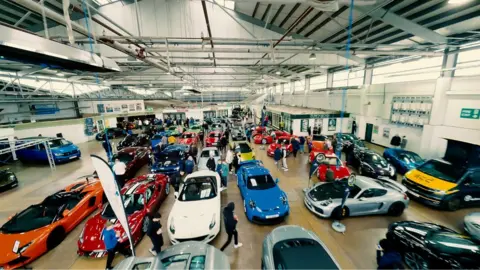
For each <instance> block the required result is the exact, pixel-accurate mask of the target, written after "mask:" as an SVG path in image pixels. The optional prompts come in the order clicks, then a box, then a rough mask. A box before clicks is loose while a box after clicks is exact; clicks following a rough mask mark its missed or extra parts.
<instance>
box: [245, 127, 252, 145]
mask: <svg viewBox="0 0 480 270" xmlns="http://www.w3.org/2000/svg"><path fill="white" fill-rule="evenodd" d="M245 136H247V141H248V142H249V143H250V137H251V136H252V130H251V129H249V128H247V130H245Z"/></svg>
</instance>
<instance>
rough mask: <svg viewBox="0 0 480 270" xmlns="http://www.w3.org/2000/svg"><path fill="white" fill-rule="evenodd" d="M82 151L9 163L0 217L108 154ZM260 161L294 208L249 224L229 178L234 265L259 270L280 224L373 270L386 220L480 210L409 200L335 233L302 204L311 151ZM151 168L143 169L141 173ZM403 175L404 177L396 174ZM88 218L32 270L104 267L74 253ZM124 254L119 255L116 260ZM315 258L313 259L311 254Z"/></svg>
mask: <svg viewBox="0 0 480 270" xmlns="http://www.w3.org/2000/svg"><path fill="white" fill-rule="evenodd" d="M79 146H80V148H81V150H82V154H83V156H82V158H81V159H80V160H78V161H74V162H71V163H67V164H63V165H58V166H57V167H56V171H55V172H53V173H52V172H51V171H50V168H49V166H48V165H32V164H26V165H25V164H22V163H20V162H17V163H15V164H13V165H10V166H9V167H10V168H11V169H12V170H13V171H14V172H15V173H16V174H17V176H18V178H19V180H20V186H19V187H18V188H16V189H14V190H11V191H7V192H5V193H2V194H1V195H0V205H1V207H0V221H1V222H2V223H3V222H5V221H6V220H7V218H8V217H9V216H11V215H13V214H15V213H16V212H18V211H20V210H22V209H24V208H26V207H27V206H29V205H31V204H34V203H37V202H40V201H41V200H42V199H43V198H44V197H45V196H47V195H49V194H51V193H53V192H55V191H57V190H59V189H62V188H63V187H64V186H66V185H67V184H69V183H71V182H72V181H74V180H75V179H77V178H78V177H81V176H82V175H87V174H91V173H92V172H93V167H92V164H91V161H90V158H89V155H90V154H100V155H103V156H105V153H104V151H103V149H102V147H101V145H100V143H99V142H95V141H92V142H88V143H84V144H80V145H79ZM370 148H372V149H374V150H377V151H378V152H382V151H383V149H382V148H381V147H378V146H376V145H370ZM255 152H256V156H257V158H258V159H260V160H262V161H263V162H264V164H265V166H266V167H267V168H269V169H271V173H272V176H273V177H274V178H277V177H278V178H279V179H280V183H279V185H280V186H281V188H282V189H283V190H284V191H285V192H286V193H287V194H288V199H289V203H290V207H291V213H290V216H289V217H288V218H287V219H286V220H285V221H284V222H282V223H281V224H278V225H275V226H262V225H256V224H252V223H250V222H249V221H248V220H247V219H246V217H245V215H244V214H243V209H242V199H241V196H240V193H239V191H238V188H237V186H236V181H235V177H234V176H233V175H231V176H230V179H229V187H228V189H227V190H225V191H223V192H222V193H221V196H222V205H223V206H225V205H226V204H227V203H228V202H234V203H235V204H236V205H237V209H236V214H237V215H238V216H239V223H238V227H237V230H238V232H239V239H240V242H242V243H243V247H241V248H239V249H234V248H233V244H232V245H231V246H230V247H229V248H227V249H226V250H225V253H226V254H227V255H228V256H229V258H230V263H231V268H232V269H259V268H260V258H261V254H262V241H263V238H264V237H265V236H266V235H267V234H268V233H269V232H270V231H271V230H272V229H273V228H275V227H276V226H281V225H285V224H295V225H300V226H303V227H304V228H307V229H309V230H312V231H314V232H315V233H316V234H317V235H318V236H319V237H320V239H322V240H323V241H324V243H325V244H326V245H327V246H328V248H329V249H330V251H331V252H332V253H333V255H334V256H335V258H336V259H337V261H338V262H339V263H340V266H341V267H342V268H344V269H354V268H355V269H360V268H361V269H374V268H376V261H375V246H376V243H377V242H378V241H379V240H380V239H382V238H383V237H384V236H385V232H386V228H387V226H388V224H390V223H391V222H394V221H397V220H416V221H428V222H434V223H438V224H442V225H445V226H448V227H450V228H454V229H456V230H458V231H460V232H461V231H462V226H463V225H462V220H463V217H464V216H465V215H466V214H468V213H470V212H473V211H480V209H479V208H476V209H473V208H469V209H462V210H459V211H456V212H446V211H439V210H435V209H432V208H429V207H427V206H424V205H421V204H419V203H416V202H411V204H410V207H409V208H408V209H407V210H406V211H405V213H404V214H403V215H402V216H400V217H389V216H370V217H354V218H347V219H345V220H344V221H342V222H343V223H344V224H345V225H346V227H347V230H346V232H345V233H344V234H340V233H337V232H335V231H334V230H333V229H332V228H331V223H332V221H331V220H327V219H322V218H318V217H316V216H314V215H313V214H312V213H311V212H309V211H308V210H307V209H306V208H305V206H304V205H303V196H304V194H303V188H305V187H306V186H307V184H308V169H309V165H308V163H307V155H306V154H304V155H300V156H298V157H297V158H296V159H294V158H293V157H290V158H289V159H288V167H289V171H287V172H284V171H278V170H277V169H276V168H275V166H274V164H273V160H272V159H271V158H269V157H268V156H267V155H266V151H265V150H264V149H260V147H258V146H255ZM147 172H148V168H147V167H144V168H143V169H142V170H141V171H140V172H139V173H138V174H144V173H147ZM398 179H400V176H398ZM174 200H175V199H174V196H173V194H172V193H170V195H169V196H168V198H167V199H166V201H165V202H164V203H163V205H162V206H161V208H160V213H161V214H162V224H164V226H166V224H167V220H166V219H167V217H168V213H169V211H170V209H171V207H172V205H173V203H174ZM84 223H85V221H84V222H83V223H82V224H80V225H79V226H78V227H77V228H76V229H75V230H73V231H72V232H71V233H70V234H69V235H68V236H67V238H66V239H65V240H64V241H63V242H62V243H61V244H60V246H58V247H57V248H55V249H54V250H52V251H50V252H48V253H47V254H45V255H44V256H42V257H40V258H39V259H37V260H36V261H35V262H33V263H32V264H31V265H29V266H30V267H33V268H34V269H67V268H71V269H103V268H104V267H105V259H92V258H84V257H79V256H77V254H76V250H77V240H78V237H79V235H80V232H81V229H82V227H83V225H84ZM163 237H164V240H165V243H167V245H170V244H169V239H168V235H167V234H166V233H165V234H164V236H163ZM226 238H227V237H226V234H225V232H224V230H223V224H222V230H221V232H220V234H219V235H218V236H217V237H216V239H214V241H212V243H211V244H212V245H214V246H216V247H217V248H220V247H221V246H222V244H223V242H224V241H226ZM150 247H151V242H150V240H149V239H148V238H147V237H145V238H144V239H143V240H142V241H141V242H140V243H139V245H138V246H137V247H136V253H137V254H136V255H137V256H149V255H150V253H149V252H148V248H150ZM122 258H123V257H122V256H117V258H116V260H115V262H114V263H117V262H118V261H120V260H121V259H122ZM312 259H315V258H312Z"/></svg>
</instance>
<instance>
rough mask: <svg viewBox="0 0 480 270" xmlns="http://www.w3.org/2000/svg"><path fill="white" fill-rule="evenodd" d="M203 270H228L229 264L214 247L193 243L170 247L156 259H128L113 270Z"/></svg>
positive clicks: (225, 257)
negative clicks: (171, 269) (173, 269)
mask: <svg viewBox="0 0 480 270" xmlns="http://www.w3.org/2000/svg"><path fill="white" fill-rule="evenodd" d="M170 268H175V269H192V270H194V269H203V270H216V269H222V270H229V269H230V262H229V261H228V257H227V255H225V253H223V252H221V251H220V250H218V249H216V248H215V247H213V246H211V245H208V244H205V243H201V242H195V241H188V242H185V243H180V244H176V245H175V246H170V247H168V248H167V249H165V250H162V252H161V253H159V254H158V255H157V256H156V257H130V258H127V259H125V260H123V261H121V262H120V263H119V264H117V265H115V268H114V269H118V270H140V269H170Z"/></svg>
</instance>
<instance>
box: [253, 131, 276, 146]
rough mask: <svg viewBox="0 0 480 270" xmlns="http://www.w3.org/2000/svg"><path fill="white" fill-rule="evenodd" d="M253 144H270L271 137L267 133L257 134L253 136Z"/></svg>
mask: <svg viewBox="0 0 480 270" xmlns="http://www.w3.org/2000/svg"><path fill="white" fill-rule="evenodd" d="M253 142H254V143H256V144H271V143H272V142H273V137H272V136H270V135H269V134H267V133H257V134H255V136H253Z"/></svg>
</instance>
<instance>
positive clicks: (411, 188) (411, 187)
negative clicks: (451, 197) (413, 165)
mask: <svg viewBox="0 0 480 270" xmlns="http://www.w3.org/2000/svg"><path fill="white" fill-rule="evenodd" d="M402 185H404V186H405V187H406V188H407V194H408V197H410V199H412V200H415V201H419V202H421V203H423V204H426V205H430V206H433V207H441V206H442V205H443V204H444V202H445V201H446V197H445V196H436V195H434V194H432V193H430V192H429V191H427V190H424V188H423V187H420V186H418V185H416V184H414V183H412V182H411V181H405V179H404V180H403V181H402Z"/></svg>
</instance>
